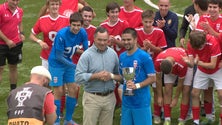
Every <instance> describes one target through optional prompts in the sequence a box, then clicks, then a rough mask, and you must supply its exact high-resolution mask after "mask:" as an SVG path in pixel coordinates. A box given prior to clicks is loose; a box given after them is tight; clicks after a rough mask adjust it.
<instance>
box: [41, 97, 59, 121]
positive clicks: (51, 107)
mask: <svg viewBox="0 0 222 125" xmlns="http://www.w3.org/2000/svg"><path fill="white" fill-rule="evenodd" d="M44 111H45V112H44V115H45V122H46V123H47V124H48V125H53V124H54V122H55V120H56V118H57V115H56V106H55V104H54V96H53V95H52V93H49V94H47V95H46V98H45V102H44Z"/></svg>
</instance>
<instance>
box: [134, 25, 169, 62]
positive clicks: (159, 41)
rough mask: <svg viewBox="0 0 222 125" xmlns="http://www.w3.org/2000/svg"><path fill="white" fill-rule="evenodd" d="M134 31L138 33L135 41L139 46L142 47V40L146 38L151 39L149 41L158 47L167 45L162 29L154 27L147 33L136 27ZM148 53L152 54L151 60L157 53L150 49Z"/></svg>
mask: <svg viewBox="0 0 222 125" xmlns="http://www.w3.org/2000/svg"><path fill="white" fill-rule="evenodd" d="M136 31H137V34H138V39H137V41H138V44H139V45H140V47H143V41H144V40H146V39H147V40H149V41H151V43H152V44H153V45H154V46H156V47H159V48H161V49H163V48H165V47H167V43H166V39H165V36H164V33H163V30H162V29H160V28H157V27H154V28H153V30H152V32H151V33H149V34H147V33H146V32H145V31H144V29H143V28H142V27H141V28H137V29H136ZM149 53H150V55H152V57H153V60H155V58H156V56H157V55H158V53H154V52H152V51H150V52H149Z"/></svg>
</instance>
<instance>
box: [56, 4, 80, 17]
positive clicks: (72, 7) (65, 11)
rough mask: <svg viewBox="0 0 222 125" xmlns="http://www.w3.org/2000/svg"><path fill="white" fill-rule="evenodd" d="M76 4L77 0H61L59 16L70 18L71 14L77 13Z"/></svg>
mask: <svg viewBox="0 0 222 125" xmlns="http://www.w3.org/2000/svg"><path fill="white" fill-rule="evenodd" d="M78 2H79V0H62V4H61V6H60V7H59V14H61V15H64V16H67V17H70V15H71V14H72V13H73V12H77V11H78Z"/></svg>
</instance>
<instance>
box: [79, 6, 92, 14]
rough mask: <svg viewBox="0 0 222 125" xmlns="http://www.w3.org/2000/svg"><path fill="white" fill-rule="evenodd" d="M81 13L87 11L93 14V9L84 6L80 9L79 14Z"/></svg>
mask: <svg viewBox="0 0 222 125" xmlns="http://www.w3.org/2000/svg"><path fill="white" fill-rule="evenodd" d="M83 11H88V12H92V13H93V9H92V8H91V7H90V6H84V7H83V8H82V9H81V12H83Z"/></svg>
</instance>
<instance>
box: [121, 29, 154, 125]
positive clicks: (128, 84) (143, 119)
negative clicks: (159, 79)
mask: <svg viewBox="0 0 222 125" xmlns="http://www.w3.org/2000/svg"><path fill="white" fill-rule="evenodd" d="M122 42H123V43H124V46H125V49H126V51H125V52H123V53H122V54H121V55H120V58H119V63H120V73H121V74H122V75H123V68H133V69H134V70H135V75H134V79H133V80H128V81H125V83H124V85H123V90H124V91H125V90H126V88H129V89H132V90H133V92H134V95H133V96H127V95H124V94H123V95H122V116H121V125H152V111H151V94H150V85H151V84H152V83H153V82H155V81H156V75H155V69H154V65H153V61H152V58H151V56H150V55H149V54H148V53H146V52H145V51H143V50H141V49H139V48H138V46H137V32H136V30H135V29H134V28H126V29H125V30H124V31H123V33H122ZM123 76H124V75H123Z"/></svg>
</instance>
